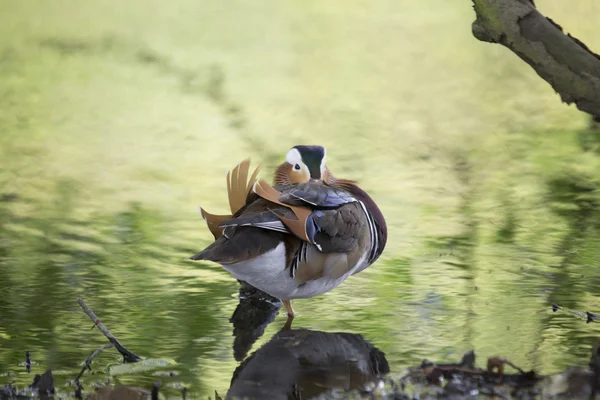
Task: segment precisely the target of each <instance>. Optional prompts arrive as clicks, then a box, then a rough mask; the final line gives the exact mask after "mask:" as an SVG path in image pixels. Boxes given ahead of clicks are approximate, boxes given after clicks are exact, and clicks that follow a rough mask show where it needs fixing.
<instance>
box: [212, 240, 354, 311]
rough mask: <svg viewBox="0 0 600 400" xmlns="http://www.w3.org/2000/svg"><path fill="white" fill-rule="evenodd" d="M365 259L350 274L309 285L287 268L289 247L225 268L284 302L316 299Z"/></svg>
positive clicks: (225, 266) (282, 245) (337, 283)
mask: <svg viewBox="0 0 600 400" xmlns="http://www.w3.org/2000/svg"><path fill="white" fill-rule="evenodd" d="M364 258H365V257H362V258H361V259H360V260H359V261H358V263H357V264H356V265H355V266H354V267H353V268H352V269H351V270H350V271H348V273H346V274H344V275H342V276H340V277H339V278H337V279H329V278H326V277H323V278H318V279H314V280H311V281H308V282H306V283H300V284H299V283H298V282H297V281H296V280H295V279H294V278H292V277H291V275H290V270H289V268H286V265H285V244H283V243H280V244H279V245H278V246H277V247H276V248H274V249H273V250H271V251H269V252H268V253H265V254H263V255H262V256H260V257H258V258H255V259H252V260H250V261H246V262H242V263H237V264H231V265H223V267H224V268H225V269H226V270H227V271H229V272H230V273H231V275H233V276H234V277H235V278H236V279H240V280H243V281H246V282H248V283H249V284H251V285H252V286H254V287H256V288H258V289H260V290H262V291H263V292H266V293H268V294H270V295H271V296H273V297H277V298H279V299H282V300H292V299H298V298H308V297H315V296H318V295H320V294H323V293H326V292H328V291H330V290H332V289H334V288H335V287H337V286H339V285H340V284H341V283H342V282H343V281H344V280H346V278H348V277H349V276H350V275H352V274H353V273H354V272H355V271H357V270H359V269H360V268H361V267H363V266H362V264H363V263H364V262H365V260H364Z"/></svg>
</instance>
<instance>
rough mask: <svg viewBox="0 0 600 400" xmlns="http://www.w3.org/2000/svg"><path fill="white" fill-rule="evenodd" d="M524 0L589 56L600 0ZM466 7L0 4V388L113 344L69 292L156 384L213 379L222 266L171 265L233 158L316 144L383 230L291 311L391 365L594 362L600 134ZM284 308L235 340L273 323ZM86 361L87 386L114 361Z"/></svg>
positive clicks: (223, 337)
mask: <svg viewBox="0 0 600 400" xmlns="http://www.w3.org/2000/svg"><path fill="white" fill-rule="evenodd" d="M536 3H538V6H539V7H540V9H541V10H542V11H543V12H545V13H547V14H548V15H550V16H552V17H553V18H554V19H555V20H557V21H559V22H560V23H561V24H562V25H563V27H564V28H565V29H566V30H568V31H570V32H572V33H574V34H575V36H577V37H578V38H579V39H582V40H583V41H584V42H586V43H587V44H588V45H589V46H590V47H591V48H592V49H595V50H596V51H598V50H600V37H599V36H598V35H597V26H596V22H595V21H597V18H594V17H593V16H595V15H600V5H599V4H598V3H597V2H596V0H579V1H578V2H577V5H576V6H573V5H570V4H567V2H564V1H561V0H537V1H536ZM473 17H474V16H473V12H472V9H471V6H470V2H468V1H464V2H458V1H447V0H434V1H429V2H417V1H413V0H403V1H385V0H378V1H366V0H351V1H348V2H344V4H343V5H341V4H339V3H336V2H322V1H297V0H284V1H280V2H269V1H253V2H249V1H235V0H234V1H229V2H223V1H216V0H214V1H213V0H210V1H202V2H199V1H192V0H174V1H170V2H166V3H165V2H164V1H158V0H148V1H139V0H132V1H128V2H121V1H116V0H103V1H98V0H94V1H86V2H80V1H74V0H54V1H51V2H50V1H40V0H19V1H10V0H0V199H1V202H0V373H2V374H3V375H2V376H0V384H6V383H9V382H13V381H14V382H16V383H17V384H19V385H24V384H26V383H29V382H30V381H31V374H29V375H28V374H27V373H26V372H25V371H24V367H22V366H20V365H19V364H20V363H21V362H23V361H24V353H25V351H26V350H29V351H31V354H32V359H33V361H34V365H33V369H32V374H33V373H41V372H43V371H44V370H45V369H46V368H47V367H50V368H52V369H53V371H54V375H55V377H56V380H57V386H58V387H59V388H61V390H62V391H63V392H66V391H70V390H71V389H70V388H68V387H66V386H65V383H66V382H67V381H69V380H72V379H73V378H74V377H75V376H76V375H77V373H78V371H79V369H80V365H81V363H82V362H83V360H85V358H86V357H87V356H88V354H89V353H90V352H91V351H93V350H94V349H96V348H98V347H100V346H101V345H102V344H104V343H105V339H104V337H103V336H102V335H101V334H100V332H99V331H98V330H96V329H95V330H90V326H91V323H90V321H89V320H88V319H87V317H86V316H85V315H84V314H83V313H82V312H81V310H80V309H79V306H78V305H77V303H76V298H77V297H78V296H81V297H83V298H84V299H85V300H86V301H87V303H88V304H89V305H90V307H92V309H94V311H96V313H97V314H98V315H99V317H100V318H101V319H102V320H103V322H104V323H105V324H106V325H107V326H108V327H109V328H110V329H111V330H112V331H113V333H114V334H115V335H116V336H118V337H119V339H120V340H121V341H122V342H123V343H124V344H126V345H127V346H128V347H130V348H131V349H132V350H133V351H134V352H136V353H137V354H139V355H141V356H143V357H145V358H150V359H162V360H166V361H169V362H170V363H171V365H170V367H169V368H168V369H169V371H174V372H175V373H177V375H176V376H175V377H172V378H168V377H167V378H164V377H162V375H160V376H158V377H157V375H156V374H155V373H154V372H149V373H144V374H131V375H125V376H124V377H123V378H122V379H121V381H122V382H127V383H132V382H133V383H137V384H141V385H146V386H148V385H149V383H150V382H152V381H153V380H157V379H164V382H171V384H172V386H173V389H172V391H171V392H168V391H167V392H168V393H171V395H173V396H178V392H177V390H176V388H175V386H176V385H182V386H186V387H188V388H189V391H190V393H195V394H196V395H204V396H206V395H212V394H213V393H214V390H215V389H216V390H217V391H218V392H219V393H221V394H224V393H225V392H226V390H227V388H228V387H229V381H230V379H231V376H232V373H233V371H234V369H235V368H236V366H237V365H238V362H237V361H236V360H235V359H234V357H233V351H232V343H233V337H232V326H231V324H230V322H229V318H230V316H231V314H232V313H233V311H234V309H235V307H236V305H237V299H236V296H237V291H238V287H239V285H238V283H237V282H236V281H235V280H234V279H233V278H231V277H230V275H229V274H228V273H227V272H225V271H223V270H222V269H221V268H220V267H219V266H217V265H209V264H200V263H194V262H190V261H187V260H186V259H187V257H189V256H190V255H192V254H194V253H195V252H197V251H198V250H201V249H202V248H203V247H204V246H206V245H207V244H209V243H210V241H211V236H210V234H209V233H208V231H207V229H206V228H205V226H204V224H203V221H202V220H201V218H200V216H199V215H198V213H197V206H198V205H199V204H202V206H204V207H205V208H206V209H208V210H210V211H212V212H217V213H218V212H225V211H227V206H226V203H225V199H226V189H225V185H224V183H225V180H224V176H225V172H226V171H227V169H229V168H231V167H232V166H233V165H235V164H236V163H237V162H238V161H240V160H241V159H242V158H244V157H247V156H251V157H252V158H253V160H254V162H256V163H258V162H260V163H262V164H263V166H264V170H263V175H262V176H263V177H266V178H268V179H270V173H271V172H270V171H272V170H273V169H274V168H275V166H276V165H277V164H278V163H280V162H282V160H283V158H284V154H285V152H286V151H287V150H288V149H289V148H290V147H292V146H293V145H295V144H302V143H304V144H322V145H324V146H326V147H327V149H328V165H329V167H330V168H331V169H332V171H333V172H334V173H335V174H336V175H338V176H340V177H345V178H351V179H356V180H358V181H359V182H360V184H361V186H362V187H363V188H364V189H365V190H367V191H368V192H369V193H370V194H371V195H372V197H373V198H374V199H375V200H376V201H377V202H378V204H379V205H380V207H381V209H382V211H383V213H384V215H385V217H386V219H387V222H388V228H389V240H388V246H387V248H386V251H385V252H384V254H383V256H382V257H381V259H380V260H379V261H378V262H377V263H376V264H375V265H373V266H371V267H370V268H369V269H367V270H366V271H364V272H362V273H360V274H359V275H357V276H355V277H352V278H350V279H349V280H348V281H346V282H345V283H344V284H343V285H342V286H340V287H339V288H337V289H335V290H334V291H332V292H330V293H327V294H325V295H323V296H320V297H317V298H313V299H308V300H298V301H296V303H295V308H296V311H297V312H298V314H299V316H298V317H297V319H296V321H295V322H294V326H295V327H298V328H307V329H311V330H318V331H325V332H334V331H336V332H339V331H343V332H351V333H360V334H362V335H364V337H365V338H366V339H368V340H369V341H371V342H372V343H373V344H374V345H375V346H377V347H378V348H380V349H381V350H382V351H384V352H385V353H386V356H387V359H388V361H389V364H390V367H391V369H392V371H393V372H401V371H402V369H403V368H405V367H407V366H409V365H413V364H418V363H420V362H421V360H422V359H423V358H425V357H426V358H429V359H436V360H452V361H453V360H456V359H458V358H460V356H461V354H462V353H463V352H464V351H466V350H468V349H471V348H474V349H476V351H477V354H478V355H479V357H480V359H481V357H487V356H494V355H501V356H504V357H507V358H509V359H510V360H512V361H513V362H514V363H515V364H518V365H520V366H521V367H522V368H524V369H529V368H535V369H536V370H537V371H539V372H541V373H553V372H556V371H558V370H560V369H562V368H564V367H565V366H567V365H571V364H577V365H582V364H586V363H587V361H588V359H589V355H588V354H589V351H590V348H591V345H592V341H593V339H594V338H596V337H598V335H599V334H600V329H599V328H598V325H597V324H586V323H585V321H583V320H581V319H577V318H574V317H572V316H570V315H567V314H564V313H552V312H551V311H550V305H551V304H552V303H558V304H560V305H562V306H566V307H571V308H574V309H578V310H581V311H586V310H590V311H600V298H599V295H600V133H598V132H594V131H592V130H589V129H587V126H588V120H587V119H586V117H585V116H584V115H582V114H581V113H579V112H578V111H577V110H576V109H574V107H569V106H567V105H564V104H562V103H561V102H560V100H559V97H558V96H557V95H556V94H555V93H554V92H553V91H552V89H551V88H550V87H549V86H548V85H547V84H546V83H545V82H543V81H542V80H541V79H539V78H538V77H537V76H536V75H535V73H534V72H533V71H532V70H531V69H530V68H529V67H528V66H527V65H526V64H525V63H523V62H522V61H520V60H519V59H518V58H517V57H516V56H515V55H514V54H512V53H510V52H509V51H508V50H506V49H504V48H502V47H500V46H497V45H490V44H484V43H480V42H478V41H476V40H475V39H474V38H473V37H472V35H471V33H470V24H471V22H472V20H473ZM284 320H285V316H284V315H283V313H280V315H278V316H277V318H276V319H275V321H274V322H273V323H272V324H271V325H269V326H268V327H267V328H266V330H265V333H264V335H263V337H262V338H261V339H259V340H258V342H257V343H256V344H255V345H254V347H253V349H256V348H258V347H260V345H261V344H263V343H265V342H266V341H268V339H269V338H270V337H271V336H272V335H273V334H274V333H275V332H277V331H278V330H279V329H280V328H281V326H282V325H283V323H284ZM118 360H119V355H118V353H116V352H115V351H114V350H108V351H105V352H104V353H103V354H102V355H100V356H99V357H98V358H96V359H95V362H94V365H93V368H94V371H95V374H93V375H92V374H87V375H85V376H84V378H83V380H82V383H83V385H84V387H88V388H89V385H91V384H94V383H96V382H102V381H104V380H105V379H106V378H107V376H108V375H107V372H106V368H107V367H108V366H109V365H111V364H115V363H118Z"/></svg>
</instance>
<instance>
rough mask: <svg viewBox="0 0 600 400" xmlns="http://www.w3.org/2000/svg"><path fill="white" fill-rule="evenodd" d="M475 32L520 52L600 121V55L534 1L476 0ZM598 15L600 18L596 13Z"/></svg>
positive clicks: (569, 101) (564, 94)
mask: <svg viewBox="0 0 600 400" xmlns="http://www.w3.org/2000/svg"><path fill="white" fill-rule="evenodd" d="M472 1H473V4H474V8H475V14H476V16H477V19H476V20H475V21H474V22H473V26H472V29H473V35H474V36H475V37H476V38H477V39H479V40H481V41H484V42H489V43H499V44H501V45H503V46H506V47H507V48H509V49H510V50H512V51H513V52H514V53H515V54H517V55H518V56H519V57H520V58H521V59H523V61H525V62H526V63H527V64H529V65H530V66H531V67H532V68H533V69H534V70H535V72H537V74H538V75H539V76H540V77H542V79H544V80H545V81H546V82H548V83H549V84H550V85H551V86H552V87H553V88H554V90H555V91H556V92H557V93H558V94H559V95H560V97H561V99H562V101H563V102H565V103H567V104H572V103H575V105H576V106H577V108H578V109H579V110H581V111H584V112H587V113H589V114H591V115H592V116H593V117H594V118H595V119H596V120H600V56H599V55H598V54H595V53H594V52H592V51H591V50H590V49H589V48H588V47H587V46H586V45H585V44H584V43H583V42H581V41H580V40H578V39H576V38H575V37H573V36H571V35H569V34H566V35H565V34H564V33H563V31H562V28H561V27H560V26H559V25H558V24H556V23H555V22H554V21H552V20H551V19H550V18H546V17H544V16H543V15H542V14H541V13H540V12H539V11H538V10H537V9H536V7H535V4H534V3H533V0H472ZM590 18H594V17H590Z"/></svg>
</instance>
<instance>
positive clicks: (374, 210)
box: [191, 146, 387, 318]
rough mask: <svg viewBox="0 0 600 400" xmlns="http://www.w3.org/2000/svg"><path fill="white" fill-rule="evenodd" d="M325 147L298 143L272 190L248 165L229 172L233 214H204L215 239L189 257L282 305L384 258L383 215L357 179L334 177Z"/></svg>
mask: <svg viewBox="0 0 600 400" xmlns="http://www.w3.org/2000/svg"><path fill="white" fill-rule="evenodd" d="M325 159H326V151H325V148H323V147H321V146H295V147H293V148H292V149H290V150H289V152H288V153H287V155H286V161H285V162H284V163H282V164H281V165H279V167H277V169H276V171H275V178H274V186H271V185H269V183H267V182H266V181H264V180H257V175H258V171H259V168H256V169H255V171H254V173H253V174H252V175H251V176H250V178H249V179H248V174H249V166H250V161H249V160H244V161H242V162H241V163H240V164H238V165H237V166H236V167H235V168H234V169H233V171H231V172H228V173H227V192H228V197H229V204H230V208H231V214H230V215H216V214H210V213H208V212H206V211H205V210H204V209H202V208H201V209H200V212H201V215H202V217H203V218H204V219H205V221H206V223H207V225H208V228H209V230H210V231H211V233H212V234H213V236H214V237H215V242H213V243H212V244H211V245H209V246H208V247H207V248H205V249H204V250H202V251H201V252H200V253H198V254H196V255H194V256H192V257H191V259H192V260H206V261H213V262H216V263H219V264H221V265H222V266H223V267H224V268H225V269H226V270H227V271H229V272H230V273H231V275H233V277H235V278H236V279H239V280H242V281H246V282H248V283H249V284H250V285H252V286H254V287H256V288H258V289H260V290H262V291H263V292H265V293H268V294H270V295H271V296H273V297H276V298H279V299H281V300H282V302H283V304H284V306H285V308H286V310H287V312H288V317H290V318H293V317H294V315H295V312H294V309H293V307H292V303H291V301H292V300H293V299H297V298H309V297H314V296H318V295H320V294H323V293H325V292H328V291H330V290H332V289H333V288H335V287H337V286H338V285H340V284H341V283H342V282H343V281H344V280H345V279H346V278H348V277H349V276H351V275H354V274H356V273H358V272H360V271H362V270H364V269H365V268H367V267H368V266H369V265H371V264H372V263H373V262H375V260H377V259H378V258H379V256H380V255H381V253H382V252H383V250H384V247H385V244H386V240H387V227H386V222H385V219H384V217H383V214H382V213H381V211H380V210H379V207H377V204H375V202H374V201H373V200H372V199H371V197H369V195H368V194H367V193H366V192H365V191H364V190H362V189H360V188H359V187H358V185H357V184H356V183H355V182H354V181H351V180H347V179H339V178H335V177H334V176H333V174H332V173H331V171H330V170H329V169H328V168H327V166H326V165H325Z"/></svg>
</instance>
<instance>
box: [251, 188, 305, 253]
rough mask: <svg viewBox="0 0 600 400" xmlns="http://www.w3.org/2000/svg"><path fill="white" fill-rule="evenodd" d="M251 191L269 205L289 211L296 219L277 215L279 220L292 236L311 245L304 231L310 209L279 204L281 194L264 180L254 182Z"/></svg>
mask: <svg viewBox="0 0 600 400" xmlns="http://www.w3.org/2000/svg"><path fill="white" fill-rule="evenodd" d="M252 191H253V192H254V193H256V194H257V195H258V196H260V197H262V198H263V199H265V200H267V201H270V202H271V203H275V204H279V205H280V206H283V207H287V208H289V209H291V210H292V211H293V212H294V214H295V215H296V217H297V218H298V219H290V218H285V217H283V216H281V215H278V217H279V219H280V220H281V222H283V223H284V224H285V226H286V227H287V228H288V229H289V230H290V231H291V232H292V233H293V234H294V235H296V236H298V237H299V238H300V239H302V240H304V241H306V242H309V243H312V240H310V238H309V237H308V233H307V231H306V222H307V220H308V217H309V216H310V214H311V213H312V211H311V210H310V209H308V208H306V207H300V206H291V205H289V204H285V203H282V202H280V201H279V196H280V195H281V192H279V191H278V190H277V189H275V188H274V187H272V186H271V185H269V183H267V182H266V181H265V180H264V179H261V180H259V181H258V182H256V183H255V184H254V186H253V188H252Z"/></svg>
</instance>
